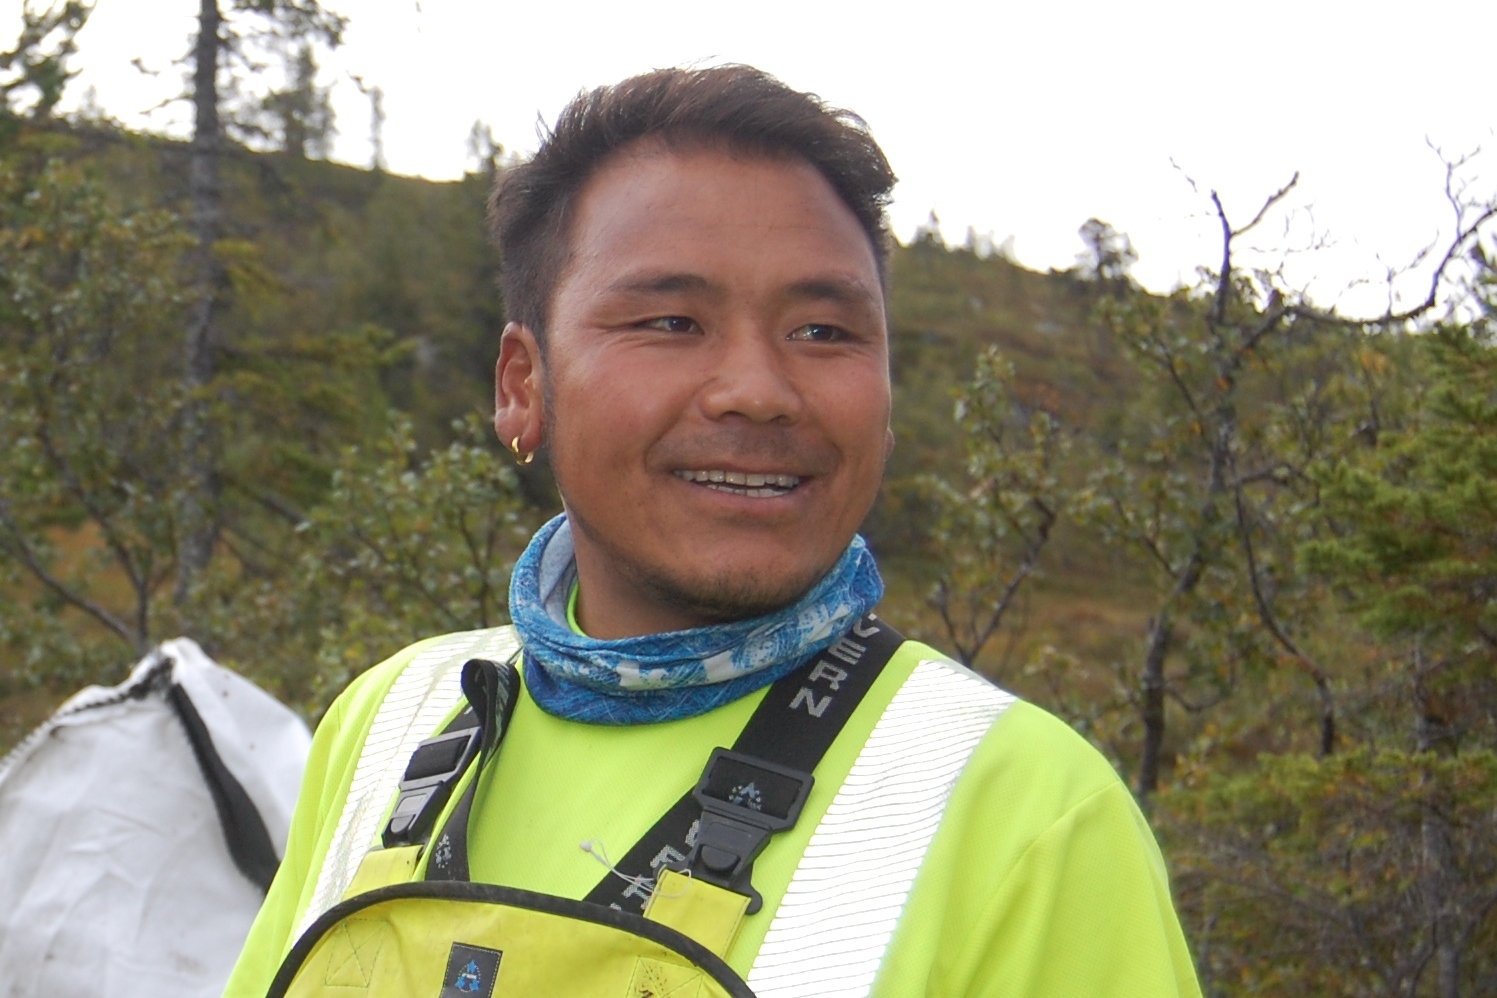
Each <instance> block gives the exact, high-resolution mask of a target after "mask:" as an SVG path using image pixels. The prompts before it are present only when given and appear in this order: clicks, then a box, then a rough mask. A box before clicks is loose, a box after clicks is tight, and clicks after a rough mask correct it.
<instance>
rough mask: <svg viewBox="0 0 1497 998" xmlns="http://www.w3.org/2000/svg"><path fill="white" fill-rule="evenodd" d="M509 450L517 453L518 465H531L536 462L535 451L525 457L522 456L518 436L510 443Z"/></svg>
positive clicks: (516, 461) (516, 460)
mask: <svg viewBox="0 0 1497 998" xmlns="http://www.w3.org/2000/svg"><path fill="white" fill-rule="evenodd" d="M509 449H510V450H512V451H514V452H515V463H516V464H529V463H530V462H531V461H534V460H535V451H531V452H530V453H529V454H526V455H524V456H523V457H521V456H520V438H519V437H518V436H517V437H515V438H514V439H513V440H511V441H510V442H509Z"/></svg>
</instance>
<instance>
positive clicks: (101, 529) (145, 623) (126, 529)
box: [0, 161, 189, 675]
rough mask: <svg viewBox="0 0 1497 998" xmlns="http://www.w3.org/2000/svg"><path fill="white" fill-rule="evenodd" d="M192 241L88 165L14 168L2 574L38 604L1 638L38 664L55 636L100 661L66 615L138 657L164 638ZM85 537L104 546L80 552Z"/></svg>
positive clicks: (8, 180)
mask: <svg viewBox="0 0 1497 998" xmlns="http://www.w3.org/2000/svg"><path fill="white" fill-rule="evenodd" d="M188 242H189V237H188V235H187V233H186V232H185V231H184V230H183V229H182V228H181V226H180V225H179V224H178V223H177V221H176V219H175V218H173V217H172V216H170V215H169V214H166V213H164V212H159V211H138V212H131V213H125V212H121V211H119V210H117V209H115V208H113V207H112V206H111V205H110V204H109V203H108V202H107V200H106V199H105V198H104V196H103V195H102V193H101V192H100V191H99V189H98V188H97V187H96V186H94V185H93V184H91V183H89V182H88V181H87V180H85V179H84V178H82V177H81V176H80V174H79V172H78V171H77V169H76V168H73V167H69V166H67V165H65V164H63V163H60V162H58V161H48V162H45V163H44V165H43V166H42V167H41V168H40V170H39V172H38V173H36V174H34V175H32V174H30V173H29V172H28V171H27V170H25V169H24V168H23V167H22V166H20V165H18V164H17V163H16V162H15V161H5V162H0V344H3V351H0V381H3V383H4V384H5V385H6V386H7V388H6V392H7V399H6V405H5V406H4V407H0V441H3V442H4V445H3V446H0V569H3V571H4V573H5V574H6V576H8V577H9V579H10V580H11V581H12V583H13V584H19V583H20V582H21V581H22V580H23V579H24V580H27V581H29V582H31V583H34V584H35V587H36V588H35V589H33V590H32V591H33V592H35V593H36V594H37V595H36V596H35V597H34V598H31V599H27V598H20V599H14V600H10V599H7V600H4V601H0V630H3V633H4V634H5V636H6V638H8V639H9V642H10V643H13V644H16V645H19V646H22V647H24V648H26V650H27V652H28V656H29V658H30V665H32V666H34V667H37V668H40V667H42V666H43V665H45V664H46V663H45V662H44V661H41V660H39V659H38V656H40V657H41V658H42V659H44V658H45V655H46V653H47V652H49V651H50V652H52V653H54V654H55V653H56V652H57V651H58V647H57V645H56V644H54V643H51V642H49V640H47V638H46V637H44V636H46V635H50V637H51V639H52V641H62V642H63V643H64V644H65V646H66V647H67V648H68V649H69V651H68V653H67V654H65V655H63V656H59V657H60V658H62V659H64V660H67V659H71V660H72V662H73V663H74V664H75V665H76V666H83V665H87V664H89V663H92V662H96V661H97V660H98V658H99V653H100V647H101V646H100V642H99V641H97V640H95V639H92V638H89V637H87V636H86V635H88V634H89V632H90V628H89V627H86V626H84V627H80V626H77V624H76V623H72V624H67V625H63V626H59V625H61V624H62V621H60V620H59V619H58V618H60V617H63V616H67V615H79V616H81V617H82V618H84V619H85V620H86V621H88V622H89V623H90V624H92V625H94V626H96V627H98V628H101V629H102V630H103V631H104V632H107V633H108V634H110V635H112V636H113V638H115V639H118V640H121V641H123V642H124V643H125V644H126V646H127V647H128V648H129V649H130V650H131V651H135V652H138V651H140V650H143V649H144V648H145V647H146V646H147V645H148V644H149V642H150V639H151V635H152V634H153V632H154V630H155V622H154V620H153V616H154V610H155V606H156V596H157V594H158V592H159V590H160V588H161V587H162V585H163V584H164V583H165V582H166V580H167V579H169V577H170V575H171V573H172V572H173V570H174V569H175V558H174V553H173V552H174V547H173V544H172V543H171V536H172V534H173V532H174V527H175V524H174V523H173V521H172V517H171V512H170V510H171V506H172V497H173V496H174V494H175V493H176V490H177V488H178V477H177V473H176V472H177V465H178V461H179V452H178V450H177V446H176V441H177V439H178V438H177V436H176V433H175V432H174V426H173V424H174V421H175V420H176V419H177V418H178V416H179V415H180V413H181V412H182V410H183V408H184V405H185V399H184V397H183V394H182V392H181V390H180V386H179V383H178V382H177V381H176V379H175V378H174V377H171V376H169V374H170V369H171V366H172V365H171V361H170V357H169V355H165V356H164V355H163V354H162V352H161V351H160V350H159V349H157V348H156V345H155V344H156V339H157V332H158V330H160V329H161V328H163V327H169V326H171V325H172V324H174V323H177V322H179V321H180V319H181V316H182V312H183V311H184V305H185V300H186V289H185V287H184V286H183V285H182V283H181V282H180V280H179V278H178V277H177V268H176V266H175V258H176V257H177V256H178V255H179V254H180V253H181V251H182V249H183V247H184V245H186V244H187V243H188ZM79 534H84V535H87V536H88V537H89V538H90V539H91V540H93V541H94V542H95V543H92V544H89V545H86V546H85V549H84V550H82V551H81V552H80V551H79V550H78V549H77V548H76V547H71V546H69V545H68V544H67V543H65V542H66V541H67V540H68V539H69V538H70V537H76V536H78V535H79ZM49 645H50V647H49ZM52 664H53V665H54V666H55V665H56V663H55V662H54V663H52ZM67 671H68V674H70V675H71V674H73V672H72V670H67Z"/></svg>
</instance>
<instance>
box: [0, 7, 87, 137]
mask: <svg viewBox="0 0 1497 998" xmlns="http://www.w3.org/2000/svg"><path fill="white" fill-rule="evenodd" d="M92 12H93V4H92V3H85V2H82V0H64V2H63V3H62V4H60V5H58V4H53V5H51V6H49V7H48V8H47V9H46V10H45V11H42V12H38V11H37V10H36V9H34V8H33V7H32V6H31V2H30V0H25V2H24V3H23V5H22V8H21V34H20V37H19V38H18V39H17V40H16V47H15V48H13V49H11V50H10V51H8V52H0V74H4V75H3V76H0V119H4V118H6V117H11V116H15V115H17V114H18V113H19V112H20V111H21V107H20V105H18V104H17V103H16V96H15V95H16V94H18V93H21V92H23V91H26V90H30V91H32V92H33V93H32V99H31V104H30V106H29V107H28V108H26V109H25V111H26V113H28V114H29V115H30V116H31V117H32V118H37V119H42V118H47V117H49V116H50V115H51V114H52V109H53V108H55V107H56V106H57V102H58V101H60V100H61V99H62V93H63V89H64V88H65V87H66V86H67V82H68V80H70V79H72V78H73V77H74V76H75V75H77V74H76V72H69V71H68V69H67V61H68V59H69V58H71V57H72V55H73V54H74V53H75V52H76V51H77V50H78V45H77V41H76V39H77V37H78V32H79V31H81V30H82V29H83V25H84V24H85V23H87V21H88V16H89V14H91V13H92Z"/></svg>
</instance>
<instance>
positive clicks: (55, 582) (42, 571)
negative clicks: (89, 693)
mask: <svg viewBox="0 0 1497 998" xmlns="http://www.w3.org/2000/svg"><path fill="white" fill-rule="evenodd" d="M0 524H4V526H5V529H6V530H7V531H8V532H9V533H10V536H11V539H12V550H14V552H15V554H16V555H17V556H18V557H19V558H20V560H21V564H23V565H25V566H26V570H27V571H29V572H30V573H31V575H32V577H33V578H35V579H36V580H37V581H38V582H40V583H41V584H42V585H44V586H46V587H47V588H48V589H50V590H52V592H54V593H56V594H57V595H58V597H59V598H61V599H62V600H63V601H64V602H66V603H68V604H69V605H70V606H73V607H76V608H77V609H79V610H82V611H83V612H84V613H86V614H88V615H89V616H90V617H93V618H94V619H95V620H97V621H98V622H99V623H101V624H103V625H104V626H105V627H106V628H108V629H109V630H111V631H113V632H114V633H115V634H116V635H117V636H118V637H120V638H121V639H122V640H124V641H125V643H126V644H129V645H130V646H131V647H133V648H134V649H135V650H136V651H141V652H143V651H145V649H146V641H145V635H144V634H143V633H142V634H134V633H132V632H131V630H130V627H129V625H128V624H126V623H125V622H124V621H122V620H120V619H119V618H118V617H116V616H115V615H114V614H112V613H110V612H109V611H108V610H106V609H105V608H104V607H103V606H101V605H100V604H98V603H95V602H94V601H93V600H91V599H89V598H88V597H86V596H84V595H82V594H81V593H78V592H75V591H74V590H73V589H72V588H71V587H70V586H68V585H67V584H66V583H65V582H63V581H62V580H61V579H59V578H57V577H56V576H55V575H53V574H52V573H51V572H49V571H48V570H47V567H46V566H45V565H44V564H42V561H41V559H40V558H38V557H37V555H36V551H35V550H33V549H32V547H31V545H30V543H29V542H28V541H27V540H26V536H25V534H24V533H23V532H22V530H21V525H20V524H19V523H17V522H16V520H15V517H14V515H13V514H12V513H11V508H10V500H8V499H0Z"/></svg>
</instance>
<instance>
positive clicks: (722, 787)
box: [673, 748, 816, 915]
mask: <svg viewBox="0 0 1497 998" xmlns="http://www.w3.org/2000/svg"><path fill="white" fill-rule="evenodd" d="M815 782H816V780H815V777H813V776H812V775H811V774H810V773H803V772H800V771H798V770H794V769H790V768H788V767H786V766H779V765H776V764H774V763H772V762H765V761H764V760H762V759H755V758H754V757H753V756H748V755H742V754H740V753H738V752H734V751H732V750H730V749H725V748H716V749H713V750H712V755H711V756H710V757H709V758H708V759H707V768H706V769H705V770H704V771H703V772H702V778H701V779H700V780H699V781H698V782H697V785H696V788H695V789H694V790H692V792H691V793H692V796H693V797H694V798H696V801H697V803H699V804H701V805H702V818H701V821H700V822H699V823H698V825H697V834H696V841H695V844H694V845H693V846H692V850H691V855H689V856H687V857H686V859H685V861H683V862H682V863H680V864H676V865H675V866H674V867H673V868H674V869H677V870H682V871H686V872H689V873H690V874H691V875H692V876H693V877H696V878H697V879H699V880H705V881H707V882H708V883H709V884H715V885H717V886H718V887H723V888H726V889H727V890H730V891H734V892H735V893H738V894H742V895H743V896H745V897H747V898H748V899H749V904H748V909H747V911H746V914H750V915H752V914H753V913H754V912H756V911H758V910H759V909H760V908H761V907H763V904H764V899H763V898H762V897H761V896H760V894H759V892H758V891H757V890H755V889H754V885H753V883H752V880H751V878H752V876H753V872H754V860H755V859H757V858H758V856H759V853H761V852H763V851H764V847H765V845H767V844H768V843H769V839H770V836H772V835H774V834H775V833H776V832H781V831H784V830H785V829H787V828H790V827H792V826H793V825H794V824H795V822H796V819H798V818H799V817H800V812H801V808H803V807H804V806H805V803H806V797H807V796H809V795H810V793H811V786H812V785H813V784H814V783H815Z"/></svg>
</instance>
